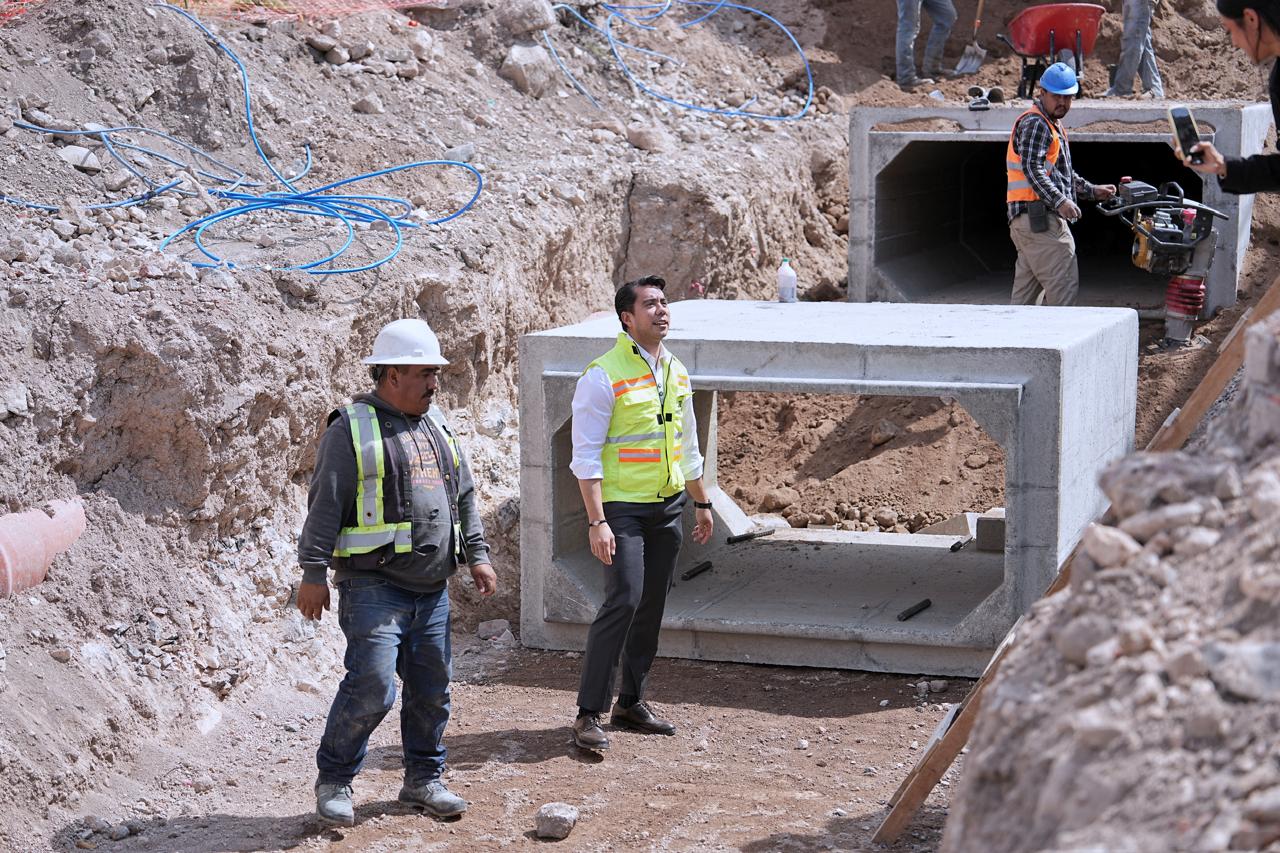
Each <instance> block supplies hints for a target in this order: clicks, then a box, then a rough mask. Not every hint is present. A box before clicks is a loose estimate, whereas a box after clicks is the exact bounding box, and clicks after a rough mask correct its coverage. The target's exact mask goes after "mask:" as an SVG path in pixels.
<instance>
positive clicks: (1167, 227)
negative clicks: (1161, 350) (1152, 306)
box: [1098, 178, 1227, 347]
mask: <svg viewBox="0 0 1280 853" xmlns="http://www.w3.org/2000/svg"><path fill="white" fill-rule="evenodd" d="M1098 212H1099V213H1101V214H1103V215H1104V216H1119V217H1120V219H1121V220H1122V221H1123V222H1124V223H1125V224H1126V225H1128V226H1129V228H1130V229H1132V231H1133V252H1132V258H1133V265H1134V266H1136V267H1137V268H1138V269H1142V270H1146V271H1147V272H1149V273H1153V274H1155V275H1167V276H1169V286H1168V288H1167V289H1166V290H1165V320H1164V335H1165V337H1164V345H1165V346H1167V347H1179V346H1184V345H1186V344H1187V343H1188V342H1189V341H1190V340H1191V333H1192V331H1193V329H1194V327H1195V322H1196V320H1197V319H1199V317H1200V312H1201V311H1202V310H1203V309H1204V301H1205V299H1204V297H1205V286H1204V281H1205V278H1206V277H1207V276H1208V275H1209V265H1210V264H1212V263H1213V253H1214V248H1215V247H1216V246H1217V242H1218V229H1216V228H1214V227H1213V220H1214V219H1215V218H1218V219H1226V218H1227V215H1226V214H1225V213H1220V212H1219V211H1216V210H1214V209H1213V208H1211V207H1207V206H1205V205H1203V204H1200V203H1199V202H1197V201H1193V200H1191V199H1189V198H1187V197H1186V195H1185V193H1183V191H1182V187H1180V186H1178V184H1176V183H1174V182H1172V181H1170V182H1169V183H1166V184H1161V185H1160V188H1159V189H1156V188H1155V187H1153V186H1152V185H1151V184H1146V183H1143V182H1142V181H1135V180H1133V179H1132V178H1121V179H1120V185H1119V187H1118V189H1117V191H1116V195H1115V197H1114V198H1112V199H1110V200H1108V201H1104V202H1102V203H1100V204H1099V205H1098Z"/></svg>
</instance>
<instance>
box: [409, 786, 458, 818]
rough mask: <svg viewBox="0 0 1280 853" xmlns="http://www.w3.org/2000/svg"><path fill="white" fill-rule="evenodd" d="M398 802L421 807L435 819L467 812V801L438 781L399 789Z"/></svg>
mask: <svg viewBox="0 0 1280 853" xmlns="http://www.w3.org/2000/svg"><path fill="white" fill-rule="evenodd" d="M399 799H400V802H402V803H411V804H413V805H415V806H422V807H423V808H424V809H426V810H427V812H429V813H430V814H433V815H435V816H436V817H456V816H457V815H460V814H462V813H463V812H465V811H466V810H467V801H466V800H464V799H462V797H459V796H458V795H457V794H455V793H453V791H450V790H449V789H448V788H446V787H445V786H444V783H443V782H441V781H440V780H439V779H432V780H431V781H430V782H428V783H427V784H425V785H410V784H408V783H405V786H404V787H403V788H401V789H400V797H399Z"/></svg>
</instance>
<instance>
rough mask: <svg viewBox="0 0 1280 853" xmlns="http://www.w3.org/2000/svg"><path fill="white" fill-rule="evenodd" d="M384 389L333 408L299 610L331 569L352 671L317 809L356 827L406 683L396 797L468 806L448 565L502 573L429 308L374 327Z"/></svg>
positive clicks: (480, 584)
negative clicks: (452, 748) (444, 406)
mask: <svg viewBox="0 0 1280 853" xmlns="http://www.w3.org/2000/svg"><path fill="white" fill-rule="evenodd" d="M364 363H365V364H368V365H371V367H370V374H371V375H372V377H373V380H374V382H375V383H376V387H375V388H374V391H373V393H372V394H360V395H357V396H356V398H355V399H354V400H353V401H352V403H351V405H349V406H346V407H344V408H341V409H338V410H336V411H334V412H333V413H332V414H330V415H329V427H328V429H326V430H325V433H324V437H323V438H321V440H320V447H319V450H318V451H317V452H316V468H315V473H314V474H313V475H312V477H311V490H310V494H309V496H308V500H307V520H306V522H305V523H304V524H303V527H302V535H301V537H300V538H299V540H298V560H299V562H300V563H301V565H302V584H301V585H300V586H299V587H298V609H299V610H300V611H301V612H302V615H303V616H305V617H306V618H308V619H319V618H320V616H321V614H322V613H323V611H325V610H327V609H329V584H328V572H329V569H330V568H333V569H334V570H335V574H334V582H335V584H336V585H337V587H338V593H339V597H338V622H339V624H340V625H341V627H342V632H343V634H344V635H345V636H346V638H347V652H346V657H345V658H344V664H345V665H346V669H347V674H346V676H345V677H344V678H343V679H342V683H341V684H340V685H339V686H338V695H337V697H335V698H334V700H333V706H332V707H331V708H330V709H329V717H328V719H327V721H326V723H325V731H324V736H323V737H322V738H321V740H320V748H319V750H318V751H317V752H316V766H317V768H318V770H319V775H318V776H317V778H316V785H315V792H316V813H317V814H318V815H319V816H320V817H321V818H322V819H324V820H326V821H328V822H331V823H337V824H344V825H347V826H350V825H351V824H352V823H354V821H355V813H354V808H353V805H352V802H351V782H352V780H353V779H354V778H355V776H356V774H357V773H358V772H359V771H360V766H361V764H363V762H364V757H365V751H366V750H367V748H368V745H369V735H371V734H372V733H373V730H374V728H376V727H377V725H378V723H380V722H381V721H382V718H383V717H385V716H386V714H387V712H388V711H390V710H391V706H392V705H393V703H394V702H395V698H396V686H395V678H396V675H397V674H399V676H400V678H401V680H402V681H403V682H404V699H403V702H402V703H401V711H400V734H401V740H402V742H403V744H404V787H403V788H401V789H400V800H401V801H402V802H406V803H411V804H414V805H418V806H421V807H422V808H424V809H425V810H426V811H428V812H430V813H431V814H433V815H435V816H437V817H451V816H454V815H459V814H462V812H464V811H466V808H467V803H466V800H464V799H462V798H461V797H459V796H457V795H456V794H454V793H453V792H451V791H450V790H449V789H448V788H446V787H445V786H444V783H443V782H442V781H441V774H442V773H443V772H444V762H445V748H444V744H443V743H442V737H443V735H444V729H445V725H446V724H447V723H448V722H449V678H450V665H451V661H450V643H449V589H448V582H449V577H450V576H451V575H452V574H453V573H454V572H455V571H457V568H458V566H459V565H461V564H463V563H467V564H469V565H470V568H471V577H472V579H473V580H474V581H475V584H476V589H477V590H479V592H480V594H481V595H492V594H493V592H494V590H495V589H496V588H497V577H496V575H495V574H494V571H493V567H492V566H491V565H490V564H489V546H488V545H487V544H486V543H485V539H484V529H483V527H482V526H481V523H480V513H479V512H478V510H477V508H476V498H475V491H474V489H473V488H472V483H471V471H470V468H469V467H468V465H467V459H466V457H465V456H464V455H463V453H462V451H461V449H460V448H459V447H458V442H457V440H456V439H455V438H454V435H453V431H452V430H451V429H450V428H449V425H448V424H447V423H446V422H445V420H444V415H443V414H442V413H441V412H440V409H439V408H437V407H435V406H433V405H432V399H433V398H434V396H435V393H436V389H437V388H438V387H439V384H440V368H441V367H442V366H444V365H446V364H448V363H449V362H447V361H446V360H445V359H444V357H443V356H442V355H441V352H440V341H439V340H438V339H437V338H436V336H435V333H434V332H432V331H431V327H430V326H428V325H427V324H426V323H425V322H423V321H422V320H416V319H406V320H396V321H395V322H393V323H390V324H388V325H387V326H385V327H384V328H383V329H382V331H381V332H379V333H378V337H377V339H375V340H374V343H373V355H372V356H370V357H369V358H366V359H365V360H364Z"/></svg>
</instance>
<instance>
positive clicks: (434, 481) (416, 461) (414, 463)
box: [396, 429, 444, 504]
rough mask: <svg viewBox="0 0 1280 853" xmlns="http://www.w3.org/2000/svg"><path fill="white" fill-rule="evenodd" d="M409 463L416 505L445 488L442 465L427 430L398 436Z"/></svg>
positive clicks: (410, 431) (406, 432)
mask: <svg viewBox="0 0 1280 853" xmlns="http://www.w3.org/2000/svg"><path fill="white" fill-rule="evenodd" d="M396 437H397V438H398V439H400V446H401V447H402V448H404V455H405V458H406V459H407V460H408V461H409V476H410V479H411V482H412V483H413V492H414V503H415V504H418V503H420V502H421V501H420V496H424V497H425V495H427V494H430V493H432V492H435V491H437V490H439V489H443V488H444V479H443V478H442V477H441V476H440V464H439V463H438V462H437V461H436V454H435V450H434V449H433V445H432V442H431V436H430V434H429V433H427V431H426V430H425V429H418V430H408V431H405V432H402V433H400V434H399V435H397V436H396Z"/></svg>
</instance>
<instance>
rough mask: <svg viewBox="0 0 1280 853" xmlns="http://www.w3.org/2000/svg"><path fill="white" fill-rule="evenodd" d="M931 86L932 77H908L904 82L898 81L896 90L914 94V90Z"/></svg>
mask: <svg viewBox="0 0 1280 853" xmlns="http://www.w3.org/2000/svg"><path fill="white" fill-rule="evenodd" d="M932 85H933V78H932V77H908V78H906V79H905V80H899V81H898V88H899V89H901V90H902V91H904V92H914V91H915V90H916V89H921V88H924V87H925V86H932Z"/></svg>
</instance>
